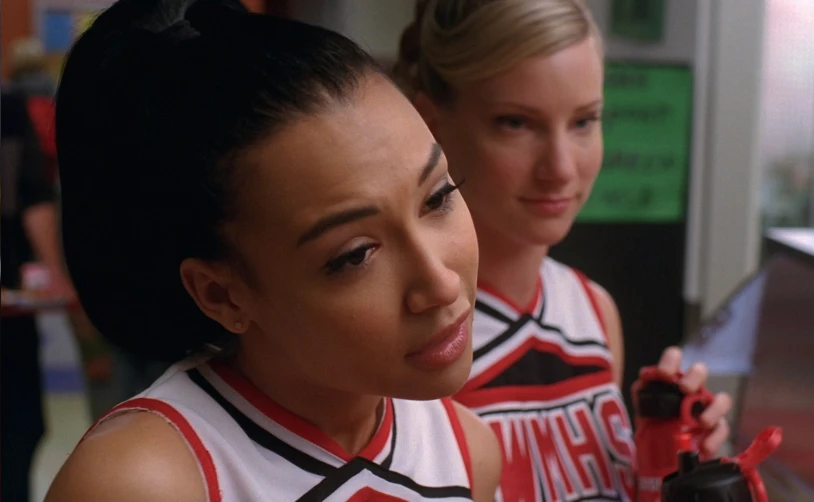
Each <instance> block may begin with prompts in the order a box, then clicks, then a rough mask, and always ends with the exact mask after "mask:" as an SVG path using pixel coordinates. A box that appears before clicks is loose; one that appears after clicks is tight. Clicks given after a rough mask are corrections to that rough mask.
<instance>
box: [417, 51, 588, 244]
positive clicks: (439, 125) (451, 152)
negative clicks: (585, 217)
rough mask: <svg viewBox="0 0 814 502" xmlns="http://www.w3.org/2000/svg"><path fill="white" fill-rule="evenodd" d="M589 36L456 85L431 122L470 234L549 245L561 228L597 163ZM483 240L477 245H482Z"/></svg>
mask: <svg viewBox="0 0 814 502" xmlns="http://www.w3.org/2000/svg"><path fill="white" fill-rule="evenodd" d="M602 86H603V68H602V60H601V58H600V56H599V50H598V48H597V44H596V41H595V40H594V39H593V38H592V37H590V38H588V39H586V40H585V41H583V42H581V43H578V44H576V45H573V46H571V47H568V48H566V49H563V50H561V51H560V52H557V53H555V54H553V55H550V56H544V57H533V58H529V59H527V60H525V61H523V62H521V63H519V64H517V65H516V66H514V67H513V68H511V69H509V70H508V71H505V72H503V73H500V74H498V75H496V76H494V77H491V78H489V79H486V80H483V81H480V82H478V83H476V84H473V85H471V86H468V87H466V88H463V89H457V90H456V97H455V101H454V103H453V104H451V105H449V106H445V107H433V109H434V110H435V113H434V116H435V120H430V121H429V122H430V125H431V127H432V129H433V133H434V134H435V136H436V138H437V139H438V141H439V142H440V143H441V145H442V146H443V148H444V152H445V153H446V155H447V158H448V159H449V163H450V167H451V170H452V173H453V176H455V177H456V178H457V177H462V178H463V177H465V178H466V186H465V187H464V188H463V193H464V197H465V198H466V202H467V204H468V205H469V208H470V210H471V212H472V217H473V219H474V220H475V226H476V227H477V228H478V232H481V231H484V234H485V235H489V236H491V237H492V238H495V237H499V238H501V239H508V241H509V242H510V243H512V244H515V245H517V244H519V245H545V246H550V245H553V244H556V243H557V242H559V241H560V240H562V239H563V238H564V237H565V236H566V234H567V233H568V231H569V229H570V228H571V225H572V224H573V222H574V219H575V218H576V216H577V213H578V211H579V210H580V208H581V207H582V206H583V204H584V203H585V201H586V200H587V199H588V196H589V194H590V193H591V187H592V186H593V183H594V180H595V179H596V176H597V174H598V173H599V168H600V167H601V164H602V128H601V125H600V115H601V111H602ZM488 245H489V241H487V240H486V239H484V242H481V246H488Z"/></svg>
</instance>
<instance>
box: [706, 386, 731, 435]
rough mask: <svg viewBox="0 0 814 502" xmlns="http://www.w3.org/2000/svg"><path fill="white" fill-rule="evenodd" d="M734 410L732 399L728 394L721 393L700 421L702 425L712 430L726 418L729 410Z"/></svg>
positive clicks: (716, 396)
mask: <svg viewBox="0 0 814 502" xmlns="http://www.w3.org/2000/svg"><path fill="white" fill-rule="evenodd" d="M731 409H732V397H731V396H730V395H729V394H727V393H726V392H721V393H719V394H716V395H715V399H714V400H713V401H712V403H711V404H710V405H709V406H707V408H706V409H705V410H704V412H703V413H701V416H700V417H699V420H700V421H701V425H703V426H704V427H705V428H707V429H712V428H713V427H715V426H716V425H717V424H718V422H719V421H720V420H721V419H722V418H725V416H726V414H727V413H729V410H731Z"/></svg>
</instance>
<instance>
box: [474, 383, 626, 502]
mask: <svg viewBox="0 0 814 502" xmlns="http://www.w3.org/2000/svg"><path fill="white" fill-rule="evenodd" d="M623 406H624V405H623V404H622V403H621V401H620V399H619V397H618V395H616V394H614V393H605V394H600V395H598V396H596V397H595V398H594V400H593V403H590V402H589V401H587V400H585V399H580V400H579V401H576V402H573V403H572V404H570V405H567V406H564V407H558V408H554V409H552V410H550V411H548V410H546V411H539V410H535V411H507V412H504V413H499V414H495V415H487V416H485V417H483V418H484V419H485V420H486V421H487V423H489V425H490V426H491V427H492V429H493V430H494V431H495V433H496V434H497V436H498V438H499V439H500V441H501V443H502V444H503V476H504V478H503V479H504V482H503V483H502V484H501V488H500V489H501V500H502V501H503V502H521V501H525V502H533V501H539V500H545V501H546V502H567V501H574V500H585V499H590V498H595V497H596V498H607V499H611V500H634V494H635V488H634V486H635V478H634V475H633V458H634V448H633V439H632V430H631V426H630V422H629V420H628V418H627V415H626V414H625V413H624V411H623V410H624V407H623ZM508 479H512V480H518V482H515V483H513V484H510V483H507V482H505V480H508ZM523 480H525V483H523V482H522V481H523ZM620 491H622V494H620Z"/></svg>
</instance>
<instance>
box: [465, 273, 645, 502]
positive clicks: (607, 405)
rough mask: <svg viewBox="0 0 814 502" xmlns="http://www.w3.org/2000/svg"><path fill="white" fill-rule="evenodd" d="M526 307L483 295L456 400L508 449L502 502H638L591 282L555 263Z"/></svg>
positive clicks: (482, 290)
mask: <svg viewBox="0 0 814 502" xmlns="http://www.w3.org/2000/svg"><path fill="white" fill-rule="evenodd" d="M538 284H539V288H538V294H537V296H536V298H535V299H534V301H533V302H532V303H531V304H530V305H527V306H526V307H525V308H523V307H519V306H516V305H513V304H512V303H511V302H510V301H508V300H506V299H504V298H502V297H501V295H500V294H499V293H498V292H496V291H494V290H492V289H491V288H490V287H488V286H487V285H480V286H479V290H478V296H477V303H476V310H475V320H474V327H473V343H474V351H475V356H474V357H475V360H474V364H473V367H472V373H471V375H470V377H469V381H468V383H467V384H466V386H465V387H464V388H463V390H462V391H461V392H460V393H459V394H458V395H457V396H456V400H458V401H459V402H460V403H462V404H464V405H465V406H468V407H469V408H471V409H472V410H473V411H475V412H476V413H477V414H478V415H479V416H480V417H481V418H482V419H483V420H485V421H486V422H487V423H488V425H490V426H491V428H492V430H493V431H494V432H495V434H497V436H498V439H499V440H500V442H501V444H502V446H503V477H502V479H501V485H500V489H499V493H498V497H497V499H498V500H500V501H503V502H518V501H525V502H533V501H540V502H542V501H545V502H564V501H585V500H596V501H631V500H634V499H635V498H634V495H633V494H634V486H635V479H634V471H633V464H634V458H635V453H634V452H635V450H634V443H633V432H632V427H631V421H630V417H629V416H628V414H627V410H626V409H625V405H624V401H623V399H622V396H621V393H620V391H619V388H618V386H617V385H616V384H615V383H614V379H613V372H612V359H613V358H612V355H611V351H610V348H609V346H608V341H607V338H606V335H605V328H604V321H603V319H602V317H601V314H600V311H599V309H598V307H597V303H596V298H594V295H593V290H592V289H591V287H590V283H589V281H588V280H587V279H586V278H585V277H584V276H583V275H582V274H581V273H579V272H577V271H575V270H574V269H571V268H569V267H567V266H565V265H563V264H560V263H558V262H556V261H554V260H552V259H548V258H547V259H546V260H545V261H544V263H543V266H542V268H541V271H540V277H539V282H538Z"/></svg>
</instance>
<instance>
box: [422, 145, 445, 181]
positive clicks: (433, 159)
mask: <svg viewBox="0 0 814 502" xmlns="http://www.w3.org/2000/svg"><path fill="white" fill-rule="evenodd" d="M442 153H444V152H443V150H442V149H441V145H440V144H438V143H433V144H432V147H431V149H430V158H429V159H427V164H426V165H425V166H424V169H422V170H421V176H419V178H418V186H421V185H423V184H424V182H425V181H427V178H429V177H430V174H432V172H433V171H434V170H435V168H436V167H438V161H439V160H441V154H442Z"/></svg>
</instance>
